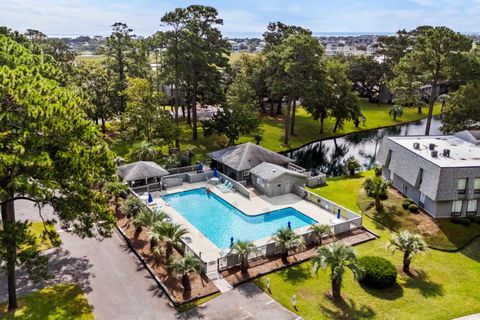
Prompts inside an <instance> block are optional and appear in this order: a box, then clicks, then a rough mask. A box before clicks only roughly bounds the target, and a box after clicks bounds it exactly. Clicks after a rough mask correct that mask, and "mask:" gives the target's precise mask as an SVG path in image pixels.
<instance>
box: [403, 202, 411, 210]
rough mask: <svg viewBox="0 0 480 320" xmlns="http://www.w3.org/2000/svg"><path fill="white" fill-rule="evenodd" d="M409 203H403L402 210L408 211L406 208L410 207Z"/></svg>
mask: <svg viewBox="0 0 480 320" xmlns="http://www.w3.org/2000/svg"><path fill="white" fill-rule="evenodd" d="M410 204H411V203H410V201H406V200H405V201H403V203H402V208H403V209H405V210H408V207H409V206H410Z"/></svg>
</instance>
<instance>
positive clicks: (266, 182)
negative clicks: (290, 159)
mask: <svg viewBox="0 0 480 320" xmlns="http://www.w3.org/2000/svg"><path fill="white" fill-rule="evenodd" d="M250 179H251V181H252V185H253V186H254V187H255V188H256V189H257V190H259V191H261V192H263V193H264V194H266V195H267V196H269V197H277V196H281V195H283V194H286V193H292V192H293V186H294V185H298V186H301V187H303V186H304V185H305V183H306V181H307V176H306V175H305V174H302V173H299V172H296V171H293V170H289V169H287V168H285V167H281V166H278V165H276V164H271V163H268V162H263V163H261V164H259V165H258V166H256V167H255V168H253V169H252V170H250Z"/></svg>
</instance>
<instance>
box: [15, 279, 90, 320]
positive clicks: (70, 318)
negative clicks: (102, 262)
mask: <svg viewBox="0 0 480 320" xmlns="http://www.w3.org/2000/svg"><path fill="white" fill-rule="evenodd" d="M20 304H21V306H20V307H22V305H23V308H22V309H21V311H22V313H23V314H22V317H21V318H22V319H50V317H52V318H57V317H58V316H61V319H65V320H74V319H81V318H83V316H85V315H86V314H90V313H91V306H89V305H88V302H87V300H86V299H84V298H83V292H82V290H81V289H80V288H79V287H78V286H76V285H59V286H54V287H50V288H47V289H45V290H42V291H41V292H36V293H34V294H32V295H27V296H25V297H24V298H21V302H20ZM60 310H61V311H60ZM12 319H13V318H12Z"/></svg>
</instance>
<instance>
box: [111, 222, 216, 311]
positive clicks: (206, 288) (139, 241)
mask: <svg viewBox="0 0 480 320" xmlns="http://www.w3.org/2000/svg"><path fill="white" fill-rule="evenodd" d="M117 225H118V226H119V227H120V228H122V230H123V232H124V233H125V234H126V236H127V237H128V238H129V239H130V241H131V245H132V247H133V248H134V249H135V250H136V251H137V252H138V253H139V254H140V255H142V256H143V258H144V259H145V261H146V262H147V263H148V265H149V266H150V268H151V269H152V270H153V272H154V273H155V275H156V276H157V277H158V279H160V281H161V282H162V283H163V284H164V285H165V286H166V287H167V288H168V290H169V291H170V293H171V295H172V296H173V297H174V298H175V300H177V302H178V303H184V302H187V301H190V300H194V299H198V298H201V297H205V296H208V295H210V294H213V293H215V292H218V288H217V287H216V286H215V284H214V283H213V282H212V281H211V280H210V279H208V277H207V276H205V275H198V274H195V275H193V274H192V275H191V276H190V283H191V284H192V290H191V291H190V292H188V291H187V292H184V291H183V286H182V283H181V281H180V279H179V278H177V277H175V276H174V275H172V274H171V273H169V272H168V270H167V268H166V266H167V265H168V262H167V260H166V257H165V251H163V252H162V253H161V255H155V254H153V253H152V251H151V250H150V241H148V239H147V231H146V229H145V228H143V229H144V230H142V232H141V233H140V234H135V227H134V226H133V223H132V222H131V220H129V219H128V218H127V217H126V216H125V215H119V216H118V220H117ZM162 248H163V250H165V245H162ZM181 256H182V255H181V253H180V252H178V251H177V250H176V249H174V250H173V255H172V257H171V258H172V259H175V258H179V257H181Z"/></svg>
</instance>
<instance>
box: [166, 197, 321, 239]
mask: <svg viewBox="0 0 480 320" xmlns="http://www.w3.org/2000/svg"><path fill="white" fill-rule="evenodd" d="M162 198H163V200H165V201H166V202H167V203H168V204H169V205H170V206H172V207H173V208H174V209H175V210H176V211H177V212H178V213H180V214H181V215H182V216H183V217H185V218H186V219H187V220H188V221H189V222H190V223H191V224H192V225H193V226H195V228H197V230H199V231H200V232H202V233H203V234H204V235H205V236H207V237H208V238H209V239H210V240H211V241H212V242H213V243H214V244H215V245H216V246H217V247H219V248H221V249H227V248H229V246H230V237H233V238H234V239H235V240H250V241H255V240H258V239H262V238H266V237H270V236H271V235H272V234H273V233H274V232H275V231H277V230H278V229H279V228H281V227H287V225H288V222H289V221H290V223H291V226H292V229H297V228H301V227H304V226H308V225H311V224H314V223H316V222H317V221H315V220H314V219H311V218H310V217H307V216H306V215H304V214H303V213H301V212H300V211H298V210H295V209H293V208H284V209H280V210H276V211H271V212H268V213H265V214H260V215H257V216H247V215H245V214H244V213H243V212H242V211H240V210H238V209H237V208H235V207H234V206H232V205H231V204H229V203H228V202H226V201H225V200H223V199H222V198H220V197H219V196H217V195H216V194H214V193H212V192H211V193H209V194H207V190H206V189H205V188H199V189H193V190H188V191H184V192H179V193H173V194H168V195H164V196H162Z"/></svg>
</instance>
